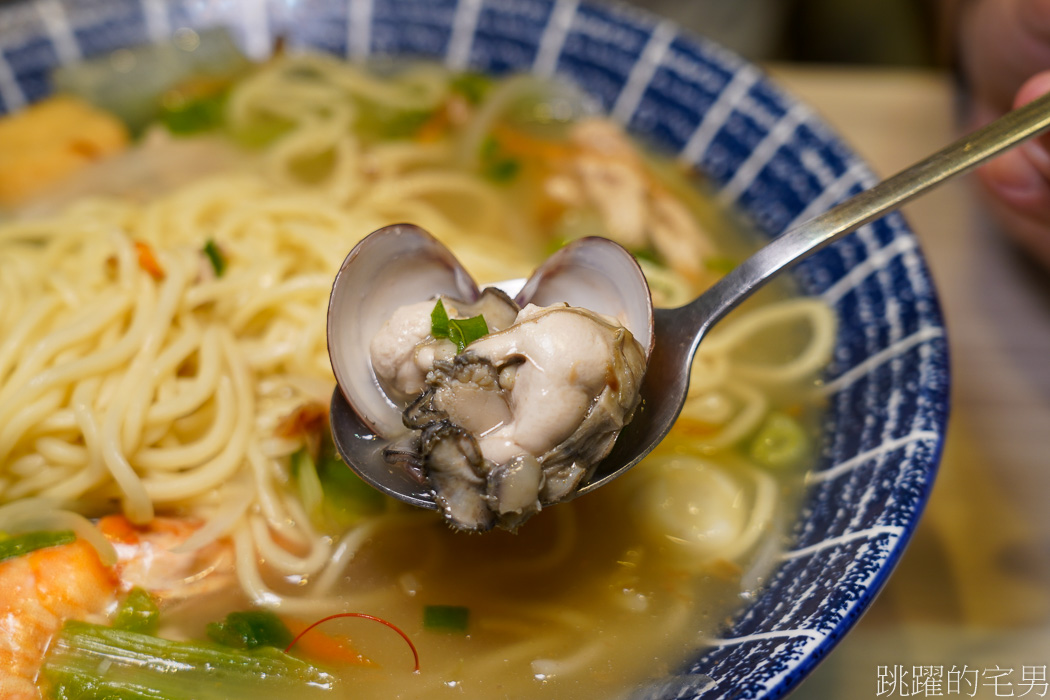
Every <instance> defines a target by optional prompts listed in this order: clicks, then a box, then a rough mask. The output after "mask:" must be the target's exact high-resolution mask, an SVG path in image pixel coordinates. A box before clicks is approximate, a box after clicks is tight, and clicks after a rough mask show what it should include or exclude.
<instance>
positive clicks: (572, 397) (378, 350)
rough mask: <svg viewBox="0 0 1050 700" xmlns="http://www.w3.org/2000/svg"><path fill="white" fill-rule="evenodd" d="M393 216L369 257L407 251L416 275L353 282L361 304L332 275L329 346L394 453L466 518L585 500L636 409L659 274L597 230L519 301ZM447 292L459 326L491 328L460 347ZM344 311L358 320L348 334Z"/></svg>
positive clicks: (542, 272)
mask: <svg viewBox="0 0 1050 700" xmlns="http://www.w3.org/2000/svg"><path fill="white" fill-rule="evenodd" d="M393 228H394V229H396V230H394V231H390V230H387V231H386V235H385V236H383V237H380V240H375V241H373V240H372V237H370V238H369V239H365V241H364V242H362V244H361V245H360V246H359V248H361V247H362V246H363V247H364V250H365V252H364V253H362V252H361V251H360V250H358V249H355V252H356V253H357V254H359V255H361V254H368V255H372V254H375V253H376V252H379V253H381V254H382V255H381V256H378V257H377V260H376V264H375V265H372V264H370V265H368V266H365V267H364V269H369V270H375V271H377V273H376V276H377V278H380V277H382V275H381V273H379V271H380V270H383V269H386V270H390V269H391V265H390V262H391V260H390V258H396V260H395V261H394V264H395V265H397V266H398V267H399V268H400V269H401V270H408V271H409V272H408V273H407V274H408V276H409V277H410V279H407V280H404V282H403V283H401V282H399V281H398V280H399V279H401V276H400V275H399V276H398V277H397V278H394V277H393V276H391V277H390V278H388V281H387V283H378V284H377V282H380V280H379V279H372V280H369V279H362V280H356V281H354V282H353V283H352V284H350V285H345V286H349V287H352V288H354V289H353V291H354V292H356V293H359V294H361V295H363V297H364V298H362V299H359V300H357V301H356V302H355V301H354V298H353V297H352V296H348V295H347V294H346V293H343V294H341V295H340V296H339V297H338V298H337V295H336V292H335V289H336V288H338V287H339V285H338V279H337V285H336V287H334V288H333V298H332V303H331V305H330V310H329V351H330V355H331V356H332V362H333V368H334V369H335V372H336V377H337V379H338V380H339V385H340V389H341V390H342V392H343V394H344V395H345V396H346V398H347V401H348V403H349V404H350V406H351V407H352V408H353V409H354V411H355V412H357V413H358V415H359V416H360V418H361V419H362V421H363V422H364V423H365V424H367V425H369V426H370V427H372V428H374V429H375V430H376V433H377V434H378V435H381V436H383V437H384V438H386V439H387V440H388V441H389V444H388V446H387V447H386V449H385V451H384V454H385V456H386V458H387V460H388V461H389V462H392V463H397V464H398V465H400V466H401V467H404V468H406V469H408V470H409V471H413V472H415V473H417V474H418V475H419V476H420V478H423V479H425V480H426V482H427V485H428V488H429V490H430V491H431V493H432V495H433V498H434V501H435V502H436V503H437V506H438V507H439V508H440V509H441V510H442V512H443V513H444V515H445V517H446V519H447V520H448V522H449V523H450V524H451V525H453V526H454V527H456V528H460V529H464V530H472V531H484V530H488V529H490V528H492V527H502V528H506V529H511V530H513V529H516V528H517V527H518V526H519V525H521V524H522V523H523V522H525V520H527V519H528V518H529V517H531V516H532V515H533V514H535V513H536V512H538V511H539V510H540V509H541V508H542V507H543V506H546V505H549V504H553V503H558V502H560V501H563V500H568V499H569V498H572V496H573V495H574V493H575V491H576V489H577V488H578V487H579V486H580V485H581V484H582V483H584V482H586V480H587V479H588V478H590V476H591V475H592V474H593V473H594V470H595V468H596V466H597V465H598V463H599V462H600V461H601V460H602V458H604V457H605V456H606V455H607V454H608V453H609V451H610V450H611V449H612V446H613V443H614V442H615V440H616V436H617V435H618V434H619V431H620V429H621V428H622V427H623V426H624V425H625V424H626V423H627V422H628V421H629V420H630V419H631V417H632V415H633V413H634V411H635V410H636V408H637V406H638V402H639V389H640V386H641V380H642V376H643V374H644V372H645V366H646V361H647V357H648V353H649V351H650V349H651V344H652V305H651V301H650V298H649V295H648V287H647V286H646V284H645V280H644V277H642V275H641V272H640V270H639V269H638V267H637V264H636V263H635V262H634V260H633V258H632V257H631V256H630V255H629V254H628V253H627V252H626V251H624V250H623V249H622V248H620V247H619V246H617V245H616V244H614V243H612V242H610V241H606V240H604V239H584V240H581V241H578V242H576V243H575V244H572V245H570V246H568V247H566V248H564V249H562V251H559V253H558V254H556V255H555V256H552V258H551V259H550V260H548V261H547V262H546V263H545V264H544V265H543V266H541V267H540V268H539V269H538V270H537V271H536V272H535V273H534V274H533V276H532V277H531V278H530V279H529V280H528V281H527V282H526V283H525V284H524V286H523V287H522V289H521V291H520V292H519V294H518V295H517V297H516V298H515V299H514V300H512V299H510V297H509V296H507V295H506V294H504V293H503V292H501V291H499V290H498V289H495V288H488V289H486V290H485V291H483V292H482V291H478V289H477V287H476V285H474V284H473V282H471V281H470V278H469V276H468V275H466V273H465V272H464V271H462V268H460V267H459V265H458V263H456V262H455V260H454V258H452V256H451V254H449V253H448V251H447V250H445V249H444V248H443V247H442V246H440V244H439V243H437V242H436V241H435V240H434V239H432V238H431V237H430V236H429V235H428V234H426V233H425V232H423V231H421V230H420V229H418V228H416V227H413V226H408V225H402V226H400V227H393ZM377 235H378V234H373V236H377ZM395 240H396V241H398V244H397V245H395V244H393V243H392V241H395ZM369 249H372V250H369ZM406 250H409V251H412V252H411V253H410V254H408V255H407V256H406V254H405V251H406ZM354 254H355V253H351V255H354ZM383 256H386V259H385V260H383ZM435 270H443V271H444V272H442V273H435ZM421 278H426V280H427V282H426V283H425V284H419V283H418V282H419V279H421ZM427 286H429V289H427V288H426V287H427ZM384 292H385V293H384ZM438 300H440V302H441V309H442V312H443V313H446V314H447V318H448V319H449V323H450V325H451V326H455V327H457V328H458V327H459V326H458V324H460V323H463V322H464V319H472V318H475V317H479V316H480V317H481V318H482V319H484V328H485V333H484V335H481V337H478V338H473V337H472V338H469V339H467V340H464V339H463V338H460V345H458V346H457V344H456V343H455V342H453V340H451V339H450V338H445V337H438V336H440V335H441V334H439V333H436V332H434V331H435V326H434V316H433V314H434V313H436V307H437V306H438V303H437V302H438ZM334 313H343V314H345V315H344V316H342V319H343V320H344V321H348V320H351V319H352V320H353V322H350V323H343V324H341V325H343V326H353V328H352V329H348V330H342V331H336V332H335V333H334V335H333V329H332V326H333V322H332V319H333V314H334ZM351 313H352V314H353V316H351ZM384 317H385V318H384ZM347 348H354V350H353V351H352V352H348V351H347ZM366 348H367V352H365V353H364V357H362V356H361V355H359V354H356V353H359V352H361V351H362V350H365V349H366ZM395 416H396V421H395ZM395 422H396V424H395Z"/></svg>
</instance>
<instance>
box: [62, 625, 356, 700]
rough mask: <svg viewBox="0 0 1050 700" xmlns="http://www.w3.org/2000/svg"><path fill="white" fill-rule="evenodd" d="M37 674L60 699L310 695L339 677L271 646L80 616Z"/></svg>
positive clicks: (258, 699)
mask: <svg viewBox="0 0 1050 700" xmlns="http://www.w3.org/2000/svg"><path fill="white" fill-rule="evenodd" d="M42 674H43V676H44V679H45V680H46V682H47V685H48V688H49V690H50V696H51V697H53V698H57V699H58V700H88V699H89V698H90V699H94V698H106V699H107V700H110V699H112V700H131V699H134V700H191V698H192V700H226V699H227V698H241V697H247V698H252V700H283V699H284V698H289V697H295V698H296V699H297V700H308V699H310V698H318V697H331V696H332V693H333V691H335V690H336V689H337V683H338V681H337V680H336V678H335V677H334V676H332V675H330V674H328V673H326V672H324V671H322V670H320V669H318V668H316V667H315V666H313V665H311V664H309V663H307V662H305V661H303V660H301V659H297V658H296V657H294V656H291V655H290V654H286V653H285V652H283V651H281V650H280V649H274V648H272V647H268V646H262V647H259V648H256V649H250V650H247V649H230V648H224V647H221V646H217V645H215V644H211V643H208V642H173V641H170V640H167V639H161V638H159V637H153V636H151V635H147V634H141V633H138V632H130V631H128V630H118V629H113V628H111V627H104V626H102V625H95V624H91V623H87V622H78V621H69V622H66V624H65V625H64V626H63V627H62V630H61V631H60V632H59V634H58V635H57V636H56V637H55V639H54V640H53V641H52V643H51V646H50V650H49V652H48V654H47V656H46V657H45V659H44V666H43V671H42Z"/></svg>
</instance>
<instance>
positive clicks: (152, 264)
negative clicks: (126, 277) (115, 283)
mask: <svg viewBox="0 0 1050 700" xmlns="http://www.w3.org/2000/svg"><path fill="white" fill-rule="evenodd" d="M135 251H136V252H138V254H139V267H141V268H142V269H143V270H145V271H146V272H148V273H149V274H150V277H152V278H153V279H155V280H157V281H158V282H159V281H161V280H162V279H164V268H162V267H161V266H160V263H159V262H157V257H156V256H155V255H154V254H153V248H151V247H150V246H149V244H148V243H143V242H142V241H135Z"/></svg>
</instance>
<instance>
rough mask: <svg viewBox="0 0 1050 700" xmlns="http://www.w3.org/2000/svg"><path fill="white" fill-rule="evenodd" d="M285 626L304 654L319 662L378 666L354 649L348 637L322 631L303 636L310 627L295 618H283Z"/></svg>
mask: <svg viewBox="0 0 1050 700" xmlns="http://www.w3.org/2000/svg"><path fill="white" fill-rule="evenodd" d="M282 622H284V624H285V626H286V627H287V628H288V629H289V630H290V631H291V633H292V634H293V635H295V636H296V639H298V640H299V648H300V649H301V650H302V651H303V653H304V654H308V655H309V656H311V657H313V658H314V659H317V660H318V661H323V662H327V663H330V664H351V665H354V666H377V665H378V664H376V662H374V661H372V660H371V659H369V658H368V657H366V656H364V655H363V654H361V653H360V652H359V651H357V650H356V649H354V648H353V646H352V643H351V641H350V639H349V638H348V637H336V636H333V635H330V634H325V633H324V632H322V631H320V630H314V633H313V634H311V635H308V636H305V637H304V636H302V635H303V633H304V632H306V630H307V629H308V625H307V624H306V623H305V622H303V621H301V620H296V619H294V618H282Z"/></svg>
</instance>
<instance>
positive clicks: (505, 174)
mask: <svg viewBox="0 0 1050 700" xmlns="http://www.w3.org/2000/svg"><path fill="white" fill-rule="evenodd" d="M478 156H479V161H480V164H481V174H482V175H483V176H484V177H485V178H487V179H488V180H491V181H492V182H495V183H500V184H502V183H507V182H510V181H511V180H513V179H514V178H515V177H517V176H518V173H519V172H520V171H521V161H520V160H518V159H517V158H514V157H512V156H508V155H506V154H505V153H504V152H503V149H502V148H501V147H500V144H499V141H497V140H496V139H495V138H493V137H491V136H490V137H488V138H487V139H485V140H484V141H483V142H482V143H481V151H480V153H478Z"/></svg>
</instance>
